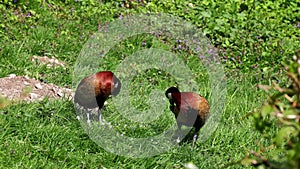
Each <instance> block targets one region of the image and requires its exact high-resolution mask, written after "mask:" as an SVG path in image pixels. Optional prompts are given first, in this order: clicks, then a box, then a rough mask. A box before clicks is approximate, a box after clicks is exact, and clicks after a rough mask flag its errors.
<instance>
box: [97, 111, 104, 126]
mask: <svg viewBox="0 0 300 169" xmlns="http://www.w3.org/2000/svg"><path fill="white" fill-rule="evenodd" d="M98 119H99V124H103V121H102V114H101V109H100V108H99V109H98Z"/></svg>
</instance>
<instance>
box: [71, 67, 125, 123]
mask: <svg viewBox="0 0 300 169" xmlns="http://www.w3.org/2000/svg"><path fill="white" fill-rule="evenodd" d="M120 89H121V82H120V80H119V79H118V78H117V77H116V76H115V75H114V73H113V72H111V71H100V72H96V73H94V74H92V75H89V76H87V77H85V78H83V79H82V80H81V81H80V83H79V84H78V86H77V89H76V91H75V95H74V103H75V104H78V105H79V106H80V107H82V108H84V109H95V108H97V107H98V120H99V123H100V124H101V123H102V115H101V110H102V108H103V106H104V103H105V101H106V100H107V99H108V98H109V97H111V96H116V95H118V94H119V92H120ZM86 115H87V123H88V125H89V126H91V120H90V111H86Z"/></svg>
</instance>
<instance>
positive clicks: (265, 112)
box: [261, 105, 274, 118]
mask: <svg viewBox="0 0 300 169" xmlns="http://www.w3.org/2000/svg"><path fill="white" fill-rule="evenodd" d="M273 111H274V108H273V107H272V106H271V105H265V106H263V107H262V110H261V115H262V117H263V118H265V117H266V116H268V115H270V114H271V113H273Z"/></svg>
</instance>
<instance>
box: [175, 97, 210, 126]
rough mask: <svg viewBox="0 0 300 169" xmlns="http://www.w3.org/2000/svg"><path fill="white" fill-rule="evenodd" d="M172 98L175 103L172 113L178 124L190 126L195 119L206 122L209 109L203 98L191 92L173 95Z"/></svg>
mask: <svg viewBox="0 0 300 169" xmlns="http://www.w3.org/2000/svg"><path fill="white" fill-rule="evenodd" d="M172 96H173V97H174V99H175V103H176V107H175V108H174V110H173V112H174V114H175V116H176V117H177V120H178V121H179V122H181V123H182V124H184V125H187V126H192V125H193V122H195V120H196V119H197V117H200V118H201V119H200V120H201V121H203V122H205V121H206V119H207V118H208V116H209V109H210V107H209V103H208V101H207V100H206V99H205V98H204V97H202V96H200V95H198V94H196V93H193V92H181V93H173V95H172Z"/></svg>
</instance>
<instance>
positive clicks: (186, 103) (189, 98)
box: [165, 87, 210, 146]
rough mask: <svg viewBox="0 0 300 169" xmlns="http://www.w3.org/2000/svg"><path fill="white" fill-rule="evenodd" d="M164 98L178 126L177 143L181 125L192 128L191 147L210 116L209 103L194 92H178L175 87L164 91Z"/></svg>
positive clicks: (179, 137)
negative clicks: (167, 100)
mask: <svg viewBox="0 0 300 169" xmlns="http://www.w3.org/2000/svg"><path fill="white" fill-rule="evenodd" d="M165 96H166V97H167V98H168V99H169V102H170V106H169V108H170V110H171V111H172V112H173V114H174V115H175V117H176V122H177V126H178V130H177V134H178V135H177V140H176V141H177V143H179V142H180V139H181V127H182V125H185V126H188V127H194V128H195V131H194V136H193V146H194V144H195V142H196V141H197V139H198V132H199V131H200V129H201V128H202V127H203V125H204V124H205V122H206V121H207V119H208V118H209V114H210V106H209V102H208V101H207V100H206V99H205V98H204V97H202V96H200V95H199V94H197V93H194V92H180V91H179V89H178V88H177V87H170V88H168V89H167V90H166V92H165Z"/></svg>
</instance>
